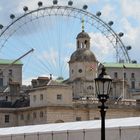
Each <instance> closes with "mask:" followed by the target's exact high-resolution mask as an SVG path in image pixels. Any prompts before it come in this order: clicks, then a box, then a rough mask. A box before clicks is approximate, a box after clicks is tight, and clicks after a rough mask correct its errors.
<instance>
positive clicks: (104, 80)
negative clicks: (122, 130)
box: [95, 67, 112, 140]
mask: <svg viewBox="0 0 140 140" xmlns="http://www.w3.org/2000/svg"><path fill="white" fill-rule="evenodd" d="M111 83H112V79H111V77H110V76H109V75H107V74H106V71H105V68H104V67H103V68H102V72H101V73H100V74H99V76H98V77H97V78H95V88H96V93H97V97H98V99H99V102H101V106H99V108H100V113H101V140H105V114H106V109H107V108H108V107H107V106H106V105H105V102H106V101H107V99H108V98H109V93H110V89H111Z"/></svg>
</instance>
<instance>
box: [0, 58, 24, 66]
mask: <svg viewBox="0 0 140 140" xmlns="http://www.w3.org/2000/svg"><path fill="white" fill-rule="evenodd" d="M14 61H15V60H9V59H0V64H1V65H7V64H12V63H13V62H14ZM14 64H16V65H22V62H21V61H20V60H18V61H16V62H15V63H14Z"/></svg>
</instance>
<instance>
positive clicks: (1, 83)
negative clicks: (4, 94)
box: [0, 78, 3, 87]
mask: <svg viewBox="0 0 140 140" xmlns="http://www.w3.org/2000/svg"><path fill="white" fill-rule="evenodd" d="M2 86H3V78H0V87H2Z"/></svg>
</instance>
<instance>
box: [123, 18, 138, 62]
mask: <svg viewBox="0 0 140 140" xmlns="http://www.w3.org/2000/svg"><path fill="white" fill-rule="evenodd" d="M121 23H122V25H123V27H124V31H125V35H124V37H123V40H124V43H125V44H126V45H130V46H132V50H131V51H130V52H129V54H130V56H131V59H136V60H137V61H138V62H140V58H139V55H138V52H140V48H139V44H140V39H139V36H140V27H133V26H132V25H131V23H130V22H129V21H128V20H127V19H126V18H123V19H122V21H121Z"/></svg>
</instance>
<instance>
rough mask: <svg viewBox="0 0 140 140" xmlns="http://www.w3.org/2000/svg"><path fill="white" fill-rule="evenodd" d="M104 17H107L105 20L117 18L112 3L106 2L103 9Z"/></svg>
mask: <svg viewBox="0 0 140 140" xmlns="http://www.w3.org/2000/svg"><path fill="white" fill-rule="evenodd" d="M102 17H103V18H105V20H107V21H110V20H115V19H116V17H117V16H116V14H115V7H114V6H113V5H111V4H106V5H105V6H104V7H103V9H102Z"/></svg>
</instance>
